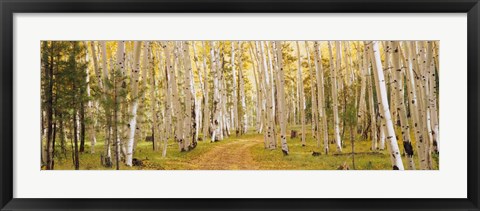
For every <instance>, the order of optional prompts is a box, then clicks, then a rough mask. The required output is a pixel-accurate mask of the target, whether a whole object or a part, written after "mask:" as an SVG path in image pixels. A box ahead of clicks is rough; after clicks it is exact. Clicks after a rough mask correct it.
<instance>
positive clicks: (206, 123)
mask: <svg viewBox="0 0 480 211" xmlns="http://www.w3.org/2000/svg"><path fill="white" fill-rule="evenodd" d="M202 47H203V51H202V55H203V56H202V57H203V71H204V77H205V79H204V81H205V82H204V84H203V86H204V88H203V90H204V93H203V94H204V95H203V140H204V141H206V140H207V136H208V129H210V107H209V104H208V100H209V96H208V95H209V88H208V72H207V52H206V47H205V41H202ZM211 69H213V68H211Z"/></svg>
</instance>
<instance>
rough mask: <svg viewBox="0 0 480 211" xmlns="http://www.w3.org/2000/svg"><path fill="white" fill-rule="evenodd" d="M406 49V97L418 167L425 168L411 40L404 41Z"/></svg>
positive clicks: (423, 141)
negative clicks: (411, 116) (411, 119)
mask: <svg viewBox="0 0 480 211" xmlns="http://www.w3.org/2000/svg"><path fill="white" fill-rule="evenodd" d="M404 48H405V51H406V55H407V56H406V59H407V64H408V69H407V77H406V78H407V89H408V98H409V102H410V106H409V108H410V112H411V113H412V115H413V121H412V122H413V130H414V136H415V141H416V145H417V154H418V159H419V161H420V162H419V163H420V169H427V159H426V156H425V154H424V153H423V152H424V151H425V150H424V148H425V144H424V143H425V142H426V141H425V139H424V134H423V132H422V130H423V126H422V121H420V114H419V113H420V108H419V107H420V106H419V104H418V100H417V87H418V86H417V82H416V79H415V78H416V76H415V74H414V66H415V56H414V55H415V48H414V45H413V42H406V43H405V45H404Z"/></svg>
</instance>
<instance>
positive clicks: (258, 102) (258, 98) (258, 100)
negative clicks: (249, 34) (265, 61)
mask: <svg viewBox="0 0 480 211" xmlns="http://www.w3.org/2000/svg"><path fill="white" fill-rule="evenodd" d="M249 44H250V48H249V52H250V59H251V62H252V68H253V77H254V79H255V91H256V106H257V107H256V110H255V121H256V123H255V127H256V131H257V133H262V120H261V117H262V113H261V111H262V108H261V101H262V98H261V89H262V88H261V87H260V86H261V85H260V83H261V82H260V81H259V74H258V73H257V65H258V64H259V62H258V59H256V58H255V56H254V53H253V51H254V50H253V46H252V45H251V43H249ZM255 62H256V64H255Z"/></svg>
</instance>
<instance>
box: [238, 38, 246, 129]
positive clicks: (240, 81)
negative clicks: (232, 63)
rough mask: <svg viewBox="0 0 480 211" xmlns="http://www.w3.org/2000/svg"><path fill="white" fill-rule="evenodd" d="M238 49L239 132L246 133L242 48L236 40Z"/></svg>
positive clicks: (240, 43)
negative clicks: (240, 107)
mask: <svg viewBox="0 0 480 211" xmlns="http://www.w3.org/2000/svg"><path fill="white" fill-rule="evenodd" d="M238 49H239V51H240V53H239V54H240V58H239V59H238V84H239V93H240V105H241V106H242V109H241V114H242V115H241V118H242V119H241V121H240V122H241V123H240V124H241V127H240V129H241V134H245V133H247V130H248V116H247V104H246V100H245V84H244V79H243V58H242V55H243V48H242V42H241V41H239V42H238Z"/></svg>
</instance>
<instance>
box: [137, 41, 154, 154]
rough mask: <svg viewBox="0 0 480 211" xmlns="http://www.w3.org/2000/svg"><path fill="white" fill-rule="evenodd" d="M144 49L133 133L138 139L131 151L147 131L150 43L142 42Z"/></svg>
mask: <svg viewBox="0 0 480 211" xmlns="http://www.w3.org/2000/svg"><path fill="white" fill-rule="evenodd" d="M143 44H144V47H143V59H142V66H141V72H142V87H141V89H140V90H141V91H140V96H139V98H140V101H139V103H138V109H137V113H138V117H137V125H138V126H137V130H136V131H135V133H136V136H137V137H138V138H137V139H135V140H134V145H133V150H134V151H135V149H136V148H137V143H138V141H139V140H144V139H145V138H144V137H145V133H146V131H148V130H145V120H144V116H145V110H146V109H145V107H146V106H145V93H146V90H147V72H148V69H150V68H151V66H150V63H149V60H150V42H149V41H145V42H143Z"/></svg>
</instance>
